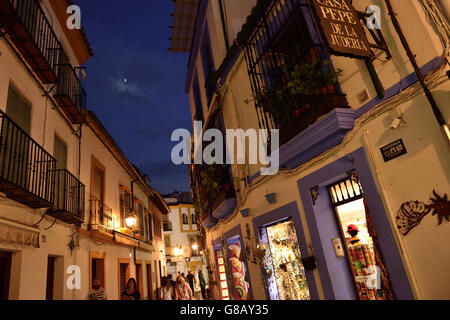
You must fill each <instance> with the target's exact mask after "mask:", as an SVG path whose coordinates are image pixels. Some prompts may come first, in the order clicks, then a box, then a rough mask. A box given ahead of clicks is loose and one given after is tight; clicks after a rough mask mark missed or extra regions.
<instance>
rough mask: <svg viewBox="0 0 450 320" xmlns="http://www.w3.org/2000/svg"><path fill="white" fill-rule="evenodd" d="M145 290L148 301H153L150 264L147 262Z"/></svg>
mask: <svg viewBox="0 0 450 320" xmlns="http://www.w3.org/2000/svg"><path fill="white" fill-rule="evenodd" d="M146 266H147V290H148V300H153V280H152V264H151V262H147V264H146Z"/></svg>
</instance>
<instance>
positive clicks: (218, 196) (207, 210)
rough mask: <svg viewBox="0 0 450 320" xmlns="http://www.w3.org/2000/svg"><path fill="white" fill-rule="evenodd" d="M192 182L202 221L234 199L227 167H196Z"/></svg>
mask: <svg viewBox="0 0 450 320" xmlns="http://www.w3.org/2000/svg"><path fill="white" fill-rule="evenodd" d="M194 180H195V182H194V186H195V188H196V189H197V193H198V195H199V203H200V205H201V217H202V220H205V219H206V218H208V216H210V215H212V214H213V213H214V211H216V209H217V208H219V207H220V206H221V204H222V203H224V202H225V201H226V200H228V199H232V198H235V197H236V193H235V191H234V188H233V185H232V183H231V181H232V180H231V174H230V172H229V167H228V166H220V165H210V166H206V167H200V166H196V168H195V177H194Z"/></svg>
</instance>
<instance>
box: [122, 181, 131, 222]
mask: <svg viewBox="0 0 450 320" xmlns="http://www.w3.org/2000/svg"><path fill="white" fill-rule="evenodd" d="M131 212H133V206H132V205H131V194H130V193H129V192H128V191H127V189H126V188H125V187H120V227H121V228H126V227H127V225H126V223H125V218H126V216H127V214H128V213H131Z"/></svg>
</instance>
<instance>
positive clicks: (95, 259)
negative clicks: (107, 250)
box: [89, 251, 105, 289]
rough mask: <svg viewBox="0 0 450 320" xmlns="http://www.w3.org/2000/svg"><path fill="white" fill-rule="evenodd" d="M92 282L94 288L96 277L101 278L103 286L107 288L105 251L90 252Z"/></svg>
mask: <svg viewBox="0 0 450 320" xmlns="http://www.w3.org/2000/svg"><path fill="white" fill-rule="evenodd" d="M89 256H90V265H91V270H90V284H89V287H90V288H91V289H92V283H93V281H94V279H99V280H100V283H101V286H102V287H103V288H105V254H104V253H103V252H92V251H91V252H90V253H89Z"/></svg>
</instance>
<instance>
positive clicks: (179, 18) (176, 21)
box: [169, 0, 199, 52]
mask: <svg viewBox="0 0 450 320" xmlns="http://www.w3.org/2000/svg"><path fill="white" fill-rule="evenodd" d="M174 2H175V11H174V13H173V14H171V15H172V16H173V26H172V27H171V28H172V37H171V38H170V41H171V47H170V49H169V50H170V51H172V52H189V51H190V50H191V44H192V38H193V37H194V32H195V22H196V21H197V12H198V6H199V0H174Z"/></svg>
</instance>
